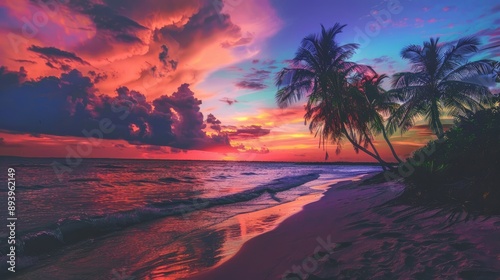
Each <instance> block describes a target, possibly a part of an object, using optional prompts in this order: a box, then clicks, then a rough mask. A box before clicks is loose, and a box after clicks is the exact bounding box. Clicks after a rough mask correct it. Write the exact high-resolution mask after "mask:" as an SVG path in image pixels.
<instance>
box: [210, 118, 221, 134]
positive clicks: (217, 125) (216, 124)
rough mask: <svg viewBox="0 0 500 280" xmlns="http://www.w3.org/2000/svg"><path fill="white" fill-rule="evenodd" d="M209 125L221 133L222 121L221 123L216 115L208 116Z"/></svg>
mask: <svg viewBox="0 0 500 280" xmlns="http://www.w3.org/2000/svg"><path fill="white" fill-rule="evenodd" d="M207 124H209V125H210V128H211V129H213V130H215V131H218V132H220V130H221V121H219V120H218V119H217V118H216V117H215V116H214V115H212V114H208V116H207Z"/></svg>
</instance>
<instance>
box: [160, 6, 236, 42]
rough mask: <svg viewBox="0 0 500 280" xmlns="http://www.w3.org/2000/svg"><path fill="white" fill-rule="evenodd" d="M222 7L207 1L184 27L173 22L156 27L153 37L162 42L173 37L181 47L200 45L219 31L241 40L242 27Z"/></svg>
mask: <svg viewBox="0 0 500 280" xmlns="http://www.w3.org/2000/svg"><path fill="white" fill-rule="evenodd" d="M222 7H223V6H220V7H219V6H216V5H213V3H207V4H206V5H205V6H203V7H201V8H200V9H199V11H198V12H197V13H195V14H194V15H192V16H191V17H190V18H189V20H188V22H187V23H186V24H185V25H183V26H182V27H179V26H177V25H175V24H171V25H166V26H163V27H162V28H159V29H155V30H154V35H153V38H154V39H155V41H157V42H161V41H163V40H162V39H163V38H165V37H167V38H168V37H171V38H173V39H174V40H175V41H176V42H178V43H179V47H180V48H181V49H187V48H191V47H192V46H193V45H197V46H199V45H200V44H203V43H204V42H206V40H207V39H209V38H210V37H211V36H212V35H213V34H216V33H219V32H224V33H225V34H226V35H227V36H228V37H229V38H231V39H232V40H240V39H241V38H242V35H241V29H240V27H238V26H237V25H235V24H234V23H232V22H231V20H230V18H229V16H228V15H227V14H223V13H222Z"/></svg>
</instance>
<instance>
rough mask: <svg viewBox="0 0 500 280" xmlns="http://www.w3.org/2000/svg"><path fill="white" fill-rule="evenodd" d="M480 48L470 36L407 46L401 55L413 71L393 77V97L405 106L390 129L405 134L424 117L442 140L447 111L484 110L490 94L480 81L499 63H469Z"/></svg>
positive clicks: (397, 112) (463, 112) (490, 61)
mask: <svg viewBox="0 0 500 280" xmlns="http://www.w3.org/2000/svg"><path fill="white" fill-rule="evenodd" d="M478 46H479V40H478V39H477V38H475V37H467V38H462V39H460V40H458V41H457V42H456V43H455V44H442V43H439V38H438V39H433V38H431V39H430V41H428V42H424V44H423V46H418V45H410V46H407V47H405V48H404V49H403V50H402V51H401V56H402V57H403V58H404V59H407V60H409V61H410V63H411V65H412V72H401V73H397V74H395V75H394V76H393V81H392V87H393V90H392V91H391V94H393V95H394V96H395V97H396V98H397V99H399V101H400V102H402V104H401V106H400V107H399V108H398V109H397V110H396V111H395V112H394V113H393V114H392V116H391V117H390V119H389V124H388V130H389V131H390V132H394V131H395V130H396V129H398V128H399V129H401V132H405V131H407V130H408V129H410V128H411V127H412V126H413V125H414V124H415V121H416V120H417V119H419V118H422V117H423V118H424V119H425V120H427V121H428V123H429V127H430V128H431V129H432V131H433V132H434V133H435V134H436V135H437V136H438V138H441V137H443V132H444V131H443V125H442V123H441V119H440V117H441V116H442V115H443V114H444V113H445V110H448V111H449V114H451V115H461V114H465V113H468V112H474V111H476V110H478V109H483V108H484V107H483V105H484V104H486V103H489V100H490V98H491V92H490V91H489V89H488V87H487V86H486V85H485V84H484V83H482V82H481V81H482V80H483V79H482V77H485V76H487V75H490V74H492V73H493V70H494V67H495V64H496V62H495V61H493V60H479V61H474V62H468V61H467V60H468V58H470V57H471V56H472V55H473V54H475V53H477V52H478Z"/></svg>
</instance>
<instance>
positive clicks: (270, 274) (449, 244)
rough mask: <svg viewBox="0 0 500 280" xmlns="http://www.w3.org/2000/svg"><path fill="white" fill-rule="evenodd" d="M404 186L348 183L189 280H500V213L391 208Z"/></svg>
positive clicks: (338, 186)
mask: <svg viewBox="0 0 500 280" xmlns="http://www.w3.org/2000/svg"><path fill="white" fill-rule="evenodd" d="M403 188H404V186H403V185H402V184H399V183H395V182H386V183H382V184H374V185H364V186H361V185H360V182H342V183H337V184H334V185H332V186H331V188H330V189H329V190H328V191H327V192H326V193H325V194H324V196H323V197H322V198H321V199H320V200H319V201H317V202H314V203H311V204H308V205H306V206H305V207H304V208H303V210H302V211H300V212H299V213H297V214H295V215H293V216H291V217H289V218H287V219H286V220H284V221H283V222H282V223H280V224H279V225H278V226H277V227H276V228H275V229H273V230H271V231H269V232H266V233H264V234H262V235H259V236H257V237H255V238H253V239H251V240H249V241H248V242H246V243H245V244H244V245H243V246H242V247H241V249H240V250H239V251H238V253H237V254H236V255H235V256H234V257H232V258H230V259H229V260H227V261H225V262H223V263H222V264H220V265H218V266H215V267H214V268H212V269H210V270H208V271H206V272H203V273H201V274H198V275H195V276H194V277H191V278H189V279H252V280H253V279H293V280H296V279H436V278H439V279H500V242H499V241H498V232H499V230H500V218H499V217H492V218H489V219H487V220H484V217H479V218H478V219H475V220H469V221H467V222H463V221H462V222H458V223H452V222H450V219H449V218H450V215H449V214H448V213H442V212H439V210H429V209H421V208H415V207H408V206H386V205H382V204H384V203H385V202H387V201H389V200H391V199H392V198H395V197H396V196H397V195H398V194H399V193H400V192H401V191H402V190H403Z"/></svg>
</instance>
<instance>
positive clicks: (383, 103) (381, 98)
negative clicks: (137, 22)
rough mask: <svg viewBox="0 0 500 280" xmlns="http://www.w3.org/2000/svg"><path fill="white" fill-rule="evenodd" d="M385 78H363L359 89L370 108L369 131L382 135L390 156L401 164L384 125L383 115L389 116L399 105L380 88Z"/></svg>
mask: <svg viewBox="0 0 500 280" xmlns="http://www.w3.org/2000/svg"><path fill="white" fill-rule="evenodd" d="M386 78H387V75H385V74H382V75H378V74H376V73H375V75H373V76H365V77H364V78H363V79H362V80H361V84H360V87H361V88H362V90H363V92H364V94H365V96H366V98H367V101H368V104H369V106H370V110H371V114H372V121H371V130H372V131H373V132H375V134H380V133H382V136H383V137H384V140H385V142H386V143H387V145H388V146H389V149H390V150H391V153H392V155H393V156H394V158H395V159H396V160H397V161H398V162H399V163H401V162H402V160H401V159H400V158H399V157H398V155H397V153H396V151H395V150H394V147H393V146H392V144H391V142H390V141H389V137H388V133H387V130H386V129H385V125H384V115H385V116H390V115H391V114H392V113H393V112H394V111H395V110H396V109H397V108H399V104H398V103H396V102H394V101H393V99H392V98H391V96H390V95H389V94H388V93H387V91H386V90H384V89H383V88H382V86H381V83H382V81H383V80H384V79H386Z"/></svg>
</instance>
